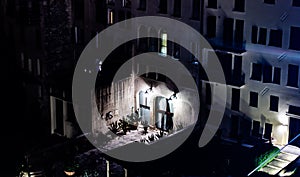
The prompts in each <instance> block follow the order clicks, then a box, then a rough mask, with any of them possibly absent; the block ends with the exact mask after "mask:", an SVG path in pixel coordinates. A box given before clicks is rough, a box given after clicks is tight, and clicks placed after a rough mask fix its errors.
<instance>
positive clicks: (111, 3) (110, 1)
mask: <svg viewBox="0 0 300 177" xmlns="http://www.w3.org/2000/svg"><path fill="white" fill-rule="evenodd" d="M107 4H109V5H114V4H115V0H107Z"/></svg>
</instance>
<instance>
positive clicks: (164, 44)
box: [160, 33, 168, 56]
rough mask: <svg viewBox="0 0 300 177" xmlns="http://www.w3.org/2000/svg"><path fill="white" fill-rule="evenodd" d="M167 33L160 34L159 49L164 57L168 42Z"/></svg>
mask: <svg viewBox="0 0 300 177" xmlns="http://www.w3.org/2000/svg"><path fill="white" fill-rule="evenodd" d="M167 36H168V35H167V33H162V34H161V48H160V53H161V54H162V55H164V56H166V55H167V42H168V37H167Z"/></svg>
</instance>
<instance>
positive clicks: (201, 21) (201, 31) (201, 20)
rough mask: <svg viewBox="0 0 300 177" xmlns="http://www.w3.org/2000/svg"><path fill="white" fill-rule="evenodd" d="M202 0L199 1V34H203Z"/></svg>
mask: <svg viewBox="0 0 300 177" xmlns="http://www.w3.org/2000/svg"><path fill="white" fill-rule="evenodd" d="M203 16H204V0H201V2H200V34H202V35H203Z"/></svg>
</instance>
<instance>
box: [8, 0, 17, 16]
mask: <svg viewBox="0 0 300 177" xmlns="http://www.w3.org/2000/svg"><path fill="white" fill-rule="evenodd" d="M15 14H16V2H15V0H10V1H7V3H6V15H7V16H10V17H15Z"/></svg>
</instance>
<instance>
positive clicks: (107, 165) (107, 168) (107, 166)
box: [106, 160, 109, 177]
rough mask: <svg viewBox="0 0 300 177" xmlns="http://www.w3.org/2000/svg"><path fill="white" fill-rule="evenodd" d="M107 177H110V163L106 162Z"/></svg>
mask: <svg viewBox="0 0 300 177" xmlns="http://www.w3.org/2000/svg"><path fill="white" fill-rule="evenodd" d="M106 177H109V161H108V160H106Z"/></svg>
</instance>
